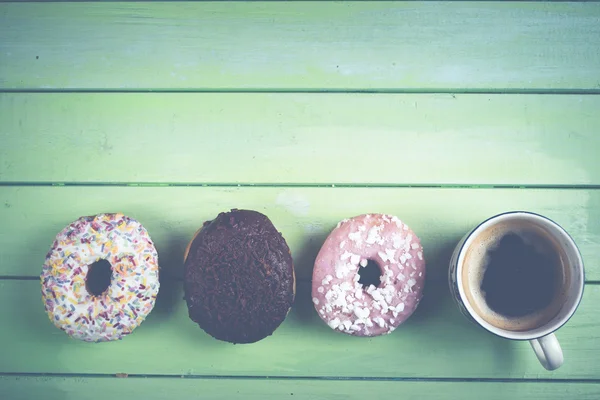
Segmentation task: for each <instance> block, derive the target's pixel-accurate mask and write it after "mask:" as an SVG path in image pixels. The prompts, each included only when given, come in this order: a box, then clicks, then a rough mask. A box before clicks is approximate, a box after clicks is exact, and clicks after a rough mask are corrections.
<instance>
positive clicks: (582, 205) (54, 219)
mask: <svg viewBox="0 0 600 400" xmlns="http://www.w3.org/2000/svg"><path fill="white" fill-rule="evenodd" d="M231 208H246V209H253V210H257V211H259V212H262V213H264V214H266V215H267V216H268V217H269V218H270V219H271V220H272V221H273V223H274V225H275V227H276V228H277V229H278V230H279V231H280V232H281V233H282V234H283V236H284V238H285V239H286V241H287V242H288V245H289V246H290V248H291V250H292V255H293V257H294V263H295V266H296V274H297V276H298V278H299V279H301V280H306V279H310V278H311V276H312V268H313V263H314V259H315V257H316V254H317V252H318V251H319V249H320V247H321V245H322V244H323V242H324V240H325V237H326V236H327V235H328V234H329V232H330V231H331V229H333V228H334V227H335V225H336V224H337V223H338V222H339V221H340V220H342V219H344V218H349V217H352V216H355V215H359V214H362V213H389V214H392V215H397V216H398V217H399V218H401V219H402V220H404V221H405V222H406V223H407V224H408V225H409V226H410V227H411V228H412V229H413V230H414V231H415V232H416V233H417V235H419V237H420V238H421V240H422V243H423V246H424V255H425V259H426V261H427V277H428V279H433V280H436V279H438V280H440V279H441V280H445V279H446V275H447V270H448V262H449V259H450V255H451V253H452V250H453V248H454V246H455V245H456V244H457V243H458V241H459V240H460V238H461V237H462V236H463V235H464V234H465V233H467V232H468V231H469V230H470V229H472V228H473V227H475V226H476V225H477V224H478V223H479V222H481V221H483V220H484V219H486V218H488V217H490V216H492V215H495V214H497V213H500V212H504V211H510V210H528V211H533V212H538V213H541V214H543V215H546V216H548V217H550V218H552V219H554V220H555V221H556V222H558V223H559V224H561V225H562V226H563V227H564V228H565V229H566V230H567V231H568V232H569V233H570V234H571V235H572V236H573V238H574V239H575V241H576V243H577V244H578V246H579V247H580V249H581V252H582V254H583V257H584V261H585V263H586V277H587V279H588V280H600V265H599V264H598V260H599V259H600V248H599V247H598V245H597V243H598V242H599V240H600V191H599V190H533V189H415V188H410V189H406V188H404V189H397V188H387V189H374V188H370V189H361V188H249V187H242V188H215V187H206V188H203V187H137V188H136V187H0V221H2V224H0V249H2V251H1V252H0V276H2V275H9V276H38V275H39V274H40V272H41V265H42V264H43V262H44V257H45V255H46V252H47V251H48V249H49V248H50V245H51V244H52V241H53V239H54V237H55V235H56V234H57V233H58V232H59V231H60V230H61V229H63V227H65V226H66V225H67V224H69V223H70V222H71V221H73V220H75V219H77V218H79V217H80V216H82V215H92V214H97V213H100V212H117V211H120V212H124V213H126V214H127V215H130V216H131V217H134V218H136V219H138V220H139V221H140V222H141V223H142V224H143V225H144V226H145V227H146V228H147V229H148V231H149V233H150V236H151V237H152V239H153V240H154V242H155V244H156V246H157V249H158V253H159V264H160V266H161V269H162V271H163V274H166V275H169V276H181V273H180V271H181V264H182V258H183V252H184V249H185V246H186V245H187V243H188V242H189V240H191V238H192V236H193V234H194V232H196V230H197V229H198V228H199V227H200V226H201V225H202V223H203V222H204V221H207V220H211V219H213V218H214V217H215V216H216V215H217V214H218V213H219V212H222V211H227V210H229V209H231Z"/></svg>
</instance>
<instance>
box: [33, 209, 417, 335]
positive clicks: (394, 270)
mask: <svg viewBox="0 0 600 400" xmlns="http://www.w3.org/2000/svg"><path fill="white" fill-rule="evenodd" d="M40 278H41V286H42V299H43V303H44V307H45V310H46V312H47V314H48V317H49V318H50V320H51V321H52V322H53V324H54V325H55V326H56V327H57V328H59V329H61V330H63V331H64V332H65V333H66V334H68V335H69V336H70V337H72V338H74V339H78V340H82V341H86V342H105V341H113V340H120V339H122V338H123V337H125V336H127V335H129V334H130V333H132V332H133V330H134V329H135V328H136V327H138V326H139V325H140V324H141V323H142V322H143V321H144V320H145V318H146V317H147V316H148V314H149V313H150V312H151V311H152V309H153V308H154V304H155V301H156V297H157V295H158V291H159V288H160V283H159V263H158V253H157V250H156V248H155V245H154V243H153V241H152V239H151V238H150V235H149V233H148V231H147V230H146V229H145V228H144V227H143V226H142V224H141V223H140V222H138V221H137V220H135V219H133V218H131V217H129V216H127V215H124V214H122V213H103V214H97V215H93V216H84V217H81V218H79V219H77V220H76V221H74V222H72V223H70V224H69V225H67V226H66V227H65V228H64V229H63V230H61V231H60V232H59V233H58V234H57V235H56V238H55V239H54V241H53V243H52V246H51V248H50V250H49V251H48V253H47V255H46V259H45V262H44V264H43V267H42V273H41V276H40ZM424 282H425V260H424V257H423V248H422V245H421V243H420V240H419V238H418V237H417V235H416V234H415V233H414V232H413V231H412V230H411V229H410V228H409V227H408V226H407V225H406V224H405V223H403V222H402V221H401V220H400V219H399V218H397V217H396V216H392V215H386V214H363V215H359V216H355V217H352V218H349V219H344V220H343V221H340V222H339V223H338V224H337V226H336V227H335V228H334V229H333V230H332V231H331V232H330V234H329V235H328V237H327V238H326V240H325V242H324V243H323V245H322V247H321V249H320V251H319V253H318V255H317V257H316V260H315V265H314V269H313V276H312V301H313V304H314V307H315V310H316V311H317V313H318V315H319V316H320V318H321V319H322V320H323V321H324V322H325V323H327V324H328V326H329V327H330V328H331V329H333V330H335V331H337V332H342V333H345V334H349V335H354V336H367V337H372V336H378V335H384V334H390V333H391V332H393V331H394V330H395V329H396V328H397V327H398V326H399V325H400V324H402V323H403V322H404V321H406V320H407V319H408V318H409V317H410V316H411V315H412V313H413V312H414V311H415V309H416V308H417V306H418V304H419V302H420V300H421V298H422V293H423V287H424ZM295 289H296V282H295V273H294V263H293V259H292V255H291V251H290V249H289V247H288V245H287V243H286V241H285V239H284V237H283V236H282V234H281V233H280V232H279V231H278V230H277V229H276V228H275V226H274V225H273V223H272V222H271V221H270V220H269V218H268V217H267V216H266V215H264V214H262V213H260V212H257V211H254V210H240V209H232V210H230V211H227V212H221V213H219V214H218V215H217V216H216V217H215V218H214V219H213V220H211V221H207V222H204V224H203V225H202V227H201V228H200V229H199V230H198V231H197V232H196V233H195V235H194V236H193V237H192V238H191V240H190V242H189V244H188V246H187V248H186V250H185V254H184V299H185V301H186V304H187V308H188V313H189V318H190V319H191V320H192V321H193V322H195V323H196V324H198V326H199V327H200V328H201V329H202V330H204V331H205V332H206V333H208V334H209V335H211V336H212V337H214V338H216V339H218V340H222V341H226V342H230V343H254V342H257V341H259V340H262V339H264V338H265V337H267V336H270V335H272V334H273V332H274V331H275V330H276V329H277V328H278V327H279V326H280V325H281V323H282V322H283V321H284V320H285V318H286V316H287V314H288V313H289V311H290V309H291V307H292V304H293V302H294V298H295Z"/></svg>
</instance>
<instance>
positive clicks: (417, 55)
mask: <svg viewBox="0 0 600 400" xmlns="http://www.w3.org/2000/svg"><path fill="white" fill-rule="evenodd" d="M599 71H600V3H599V2H507V1H498V2H482V1H465V2H453V1H452V2H450V1H448V2H437V1H432V2H429V1H390V2H382V1H377V2H333V1H321V2H303V1H302V2H270V1H269V2H220V1H218V2H147V1H136V2H112V1H110V2H76V3H70V2H43V3H35V2H34V3H31V2H26V4H23V3H19V2H17V3H5V2H2V1H0V321H2V322H1V323H0V399H2V400H4V399H11V400H13V399H15V400H21V399H27V400H29V399H34V400H38V399H40V398H45V399H49V400H55V399H56V400H59V399H60V400H69V399H77V400H82V399H93V400H98V399H106V398H121V397H123V396H124V394H126V395H127V396H128V398H140V399H142V398H143V399H164V398H172V399H173V400H177V399H193V398H201V399H228V400H229V399H236V398H244V399H279V398H288V399H294V398H296V399H297V398H300V399H311V400H312V399H365V398H371V397H373V398H377V399H392V398H394V399H397V398H403V399H405V398H423V399H438V400H446V399H465V400H470V399H492V400H500V399H514V400H519V399H550V400H552V399H598V398H600V385H599V384H598V382H599V379H600V363H599V362H598V360H597V354H598V353H599V351H600V341H599V340H598V336H599V332H600V331H599V330H598V328H599V326H600V323H599V322H600V320H599V318H600V312H599V311H600V310H599V307H600V306H599V304H600V285H599V284H598V282H600V265H599V264H598V260H600V246H599V243H600V189H598V187H600V161H598V158H597V157H598V154H600V135H598V131H599V130H600V98H599V96H598V94H599V93H600V78H599ZM106 91H109V92H111V93H103V92H106ZM128 91H134V92H135V91H137V92H144V93H125V92H128ZM151 91H154V92H153V93H150V92H151ZM169 91H172V92H186V93H168V92H169ZM253 91H254V92H256V93H251V92H253ZM303 91H304V92H310V93H300V92H303ZM332 91H335V92H338V93H326V92H332ZM361 91H362V92H364V91H370V92H372V93H369V94H367V93H360V92H361ZM77 92H85V93H77ZM198 92H202V93H198ZM219 92H223V93H219ZM283 92H287V93H283ZM393 93H396V94H393ZM506 93H510V94H506ZM131 183H133V184H136V185H143V186H148V187H131V186H128V184H131ZM50 184H58V185H66V186H58V187H50V186H47V185H50ZM185 184H192V185H194V186H192V187H170V186H171V185H175V186H181V185H185ZM238 184H239V185H241V187H237V185H238ZM45 185H46V186H45ZM251 185H257V187H249V186H251ZM318 185H322V186H323V187H311V186H318ZM334 185H335V187H334ZM340 185H341V186H346V187H340ZM495 185H501V186H510V187H511V188H510V189H509V188H502V189H499V188H492V186H495ZM408 186H441V187H436V188H415V187H408ZM481 186H485V187H486V188H477V187H481ZM540 186H542V187H544V188H540ZM232 207H238V208H251V209H256V210H258V211H261V212H264V213H266V214H267V215H268V216H269V217H270V218H271V219H272V220H273V222H274V223H275V225H276V226H277V228H278V229H279V230H280V231H281V232H282V233H283V235H284V236H285V237H286V239H287V241H288V243H289V245H290V247H291V249H292V252H293V256H294V260H295V265H296V272H297V277H298V279H299V284H298V288H297V301H296V304H295V305H294V307H293V310H292V312H291V313H290V314H289V316H288V318H287V319H286V321H285V322H284V323H283V325H282V326H281V327H280V328H279V329H278V330H277V331H276V332H275V334H274V335H273V336H271V337H269V338H267V339H265V340H263V341H261V342H258V343H256V344H253V345H237V346H233V345H229V344H226V343H222V342H218V341H216V340H214V339H212V338H210V337H209V336H207V335H206V334H204V333H203V332H202V331H201V330H200V329H199V328H198V327H197V326H196V325H195V324H193V323H192V322H191V321H190V320H189V318H188V316H187V310H186V307H185V302H184V301H183V299H182V291H181V259H182V253H183V249H184V247H185V245H186V244H187V242H188V240H189V239H190V238H191V236H192V234H193V233H194V232H195V231H196V229H197V228H198V227H199V226H200V225H201V224H202V222H204V221H205V220H208V219H211V218H213V217H214V216H215V215H216V214H217V213H218V212H220V211H225V210H227V209H229V208H232ZM513 209H526V210H531V211H536V212H539V213H542V214H544V215H547V216H549V217H551V218H553V219H554V220H556V221H557V222H559V223H560V224H562V225H563V226H564V227H565V228H566V229H567V230H568V231H569V232H570V233H571V234H572V236H573V237H574V239H575V240H576V242H577V244H578V245H579V247H580V248H581V251H582V253H583V255H584V260H585V263H586V272H587V276H586V277H587V285H586V290H585V295H584V300H583V302H582V305H581V307H580V308H579V310H578V312H577V313H576V314H575V316H574V317H573V319H572V320H571V321H569V323H568V324H567V325H566V326H564V327H563V328H561V329H560V330H559V332H558V337H559V340H560V341H561V344H562V346H563V349H564V352H565V358H566V363H565V365H564V366H563V367H561V368H560V369H559V370H557V371H554V372H548V371H545V370H544V369H543V368H542V367H541V366H540V365H539V363H538V362H537V360H536V359H535V357H534V355H533V352H532V351H531V349H530V346H529V345H528V344H527V343H523V342H510V341H506V340H503V339H500V338H497V337H495V336H492V335H490V334H487V333H486V332H484V331H483V330H481V329H478V328H476V327H475V326H473V325H472V324H471V323H470V322H468V321H467V320H466V319H465V318H464V317H462V316H461V315H460V314H459V312H458V310H457V308H456V306H455V305H454V303H453V302H452V301H451V298H450V296H449V293H448V288H447V284H446V282H445V278H446V272H447V264H448V259H449V257H450V253H451V251H452V248H453V247H454V245H455V244H456V243H457V241H458V240H459V238H460V237H461V236H462V235H463V234H464V233H465V232H466V231H468V230H469V229H470V228H472V227H473V226H474V225H475V224H477V223H478V222H480V221H481V220H482V219H484V218H486V217H489V216H491V215H493V214H495V213H498V212H502V211H506V210H513ZM114 211H122V212H125V213H127V214H129V215H131V216H133V217H135V218H137V219H139V220H140V221H141V222H142V223H143V224H144V225H145V226H146V227H147V228H148V230H149V232H150V234H151V236H152V238H153V239H154V240H155V242H156V245H157V247H158V251H159V260H160V264H161V271H162V273H161V291H160V294H159V299H158V301H157V306H156V308H155V309H154V311H153V312H152V313H151V315H150V316H149V317H148V319H147V321H146V322H144V323H143V324H142V326H141V327H140V328H138V329H137V330H136V331H135V332H134V333H133V334H132V335H131V336H130V337H127V338H126V339H125V340H123V341H121V342H116V343H103V344H98V345H94V344H86V343H82V342H76V341H74V340H70V339H69V338H68V337H67V336H66V335H65V334H64V333H62V332H60V331H59V330H58V329H56V328H55V327H54V326H53V325H52V324H51V323H50V321H49V320H48V318H47V316H46V315H45V313H44V310H43V304H42V302H41V298H40V297H41V293H40V283H39V281H38V280H37V279H35V277H36V276H38V275H39V273H40V270H41V264H42V263H43V259H44V255H45V253H46V251H47V250H48V248H49V246H50V244H51V242H52V239H53V238H54V236H55V234H56V233H57V232H58V231H59V230H60V229H62V228H63V227H64V226H65V225H66V224H67V223H69V222H70V221H72V220H73V219H75V218H77V217H79V216H81V215H90V214H95V213H99V212H114ZM367 212H368V213H373V212H386V213H391V214H395V215H398V216H399V217H400V218H402V219H403V220H405V222H407V223H408V224H409V225H410V226H411V227H412V228H413V229H414V230H415V231H416V232H417V233H418V234H419V236H420V237H421V238H422V241H423V244H424V246H425V256H426V259H427V262H428V264H427V265H428V274H427V278H428V279H427V283H426V291H425V298H424V300H423V302H422V304H421V306H420V307H419V309H418V310H417V312H416V313H415V314H414V315H413V316H412V317H411V318H410V319H409V320H408V322H407V323H406V324H404V325H402V326H401V327H400V328H399V329H398V330H396V331H395V332H394V333H393V334H392V335H389V336H385V337H379V338H372V339H367V338H353V337H349V336H345V335H342V334H339V333H335V332H333V331H332V330H330V329H329V328H328V327H327V326H326V325H325V324H324V323H323V322H321V320H320V319H319V318H318V316H317V315H316V313H315V311H314V308H313V306H312V303H311V301H310V286H309V285H310V281H309V280H310V275H311V270H312V263H313V261H314V258H315V256H316V253H317V251H318V250H319V248H320V246H321V244H322V243H323V240H324V239H325V236H326V235H327V233H328V232H329V231H330V230H331V229H332V228H333V226H335V224H336V223H337V222H338V221H339V220H340V219H342V218H346V217H350V216H353V215H357V214H360V213H367ZM43 373H48V374H51V375H52V376H43ZM118 373H128V374H140V375H138V376H134V377H130V378H127V379H124V378H116V377H114V375H115V374H118ZM61 374H62V375H61ZM142 375H143V376H144V377H142ZM181 377H185V379H182V378H181ZM269 377H279V378H280V379H272V378H269ZM284 377H285V379H283V378H284ZM340 378H341V379H340ZM445 378H450V379H451V380H452V381H444V379H445ZM406 379H408V380H406ZM481 379H485V380H486V381H480V380H481Z"/></svg>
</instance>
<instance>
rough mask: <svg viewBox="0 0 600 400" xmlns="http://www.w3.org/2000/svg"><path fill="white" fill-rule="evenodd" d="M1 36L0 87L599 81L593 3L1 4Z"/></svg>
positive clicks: (597, 19) (576, 84) (517, 85)
mask: <svg viewBox="0 0 600 400" xmlns="http://www.w3.org/2000/svg"><path fill="white" fill-rule="evenodd" d="M107 4H108V5H107ZM0 38H2V39H3V40H2V41H0V87H4V88H37V89H48V88H91V89H95V88H101V89H105V88H110V89H124V88H155V89H156V88H166V89H169V88H177V89H183V90H188V89H193V88H210V89H222V88H259V89H263V88H269V89H273V88H275V89H281V88H285V89H295V88H301V89H317V90H320V89H357V88H381V89H387V90H389V89H402V88H410V89H423V88H427V89H440V88H442V89H444V88H459V89H505V88H509V89H514V90H523V89H528V88H534V89H542V90H546V89H587V90H599V89H600V88H599V85H600V80H599V77H598V69H599V68H600V52H599V51H598V49H599V48H600V4H598V3H595V2H592V3H587V2H586V3H577V2H574V3H570V2H569V3H562V2H550V3H546V2H523V3H521V2H477V1H468V2H414V1H406V2H328V1H323V2H292V3H288V2H248V3H246V2H232V3H229V2H183V3H170V2H166V3H161V2H155V3H146V2H129V3H127V2H123V3H118V2H111V3H97V2H91V3H76V4H69V3H49V4H0Z"/></svg>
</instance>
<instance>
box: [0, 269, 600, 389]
mask: <svg viewBox="0 0 600 400" xmlns="http://www.w3.org/2000/svg"><path fill="white" fill-rule="evenodd" d="M39 285H40V284H39V282H38V281H17V280H5V281H0V320H2V321H11V323H10V324H2V325H1V326H0V338H2V342H3V343H10V346H5V347H4V348H3V357H2V358H1V359H0V371H12V372H21V373H22V372H38V373H39V372H53V373H75V374H77V373H104V374H116V373H127V374H170V375H188V374H192V375H238V376H269V377H277V376H306V377H336V376H337V377H380V378H382V377H387V378H392V377H435V378H444V377H451V378H471V377H478V378H484V377H485V378H494V379H502V378H514V379H522V378H533V379H537V378H556V379H573V378H576V379H595V378H597V377H598V376H599V375H600V365H599V364H598V363H597V362H596V354H597V353H598V352H599V351H600V341H599V340H598V338H597V336H598V326H599V325H600V286H598V285H587V286H586V289H585V294H584V298H583V301H582V303H581V306H580V308H579V310H578V311H577V313H576V314H575V316H574V317H573V318H572V319H571V320H570V321H569V323H568V324H567V325H565V326H564V327H563V328H561V329H560V330H559V331H558V333H557V336H558V338H559V340H560V342H561V345H562V347H563V350H564V353H565V364H564V365H563V366H562V367H561V368H560V369H559V370H557V371H554V372H548V371H546V370H544V368H543V367H542V366H541V365H540V364H539V362H538V361H537V359H536V357H535V355H534V354H533V351H532V350H531V347H530V346H529V344H528V343H527V342H511V341H508V340H505V339H501V338H498V337H496V336H494V335H491V334H489V333H488V332H486V331H484V330H482V329H480V328H478V327H476V326H475V325H473V324H472V323H470V322H469V321H468V320H467V319H466V318H464V317H463V316H462V315H461V314H460V312H459V311H458V309H457V307H456V306H455V304H454V303H453V301H452V300H451V298H450V294H449V289H448V285H447V284H446V283H445V282H438V283H429V284H427V285H426V287H425V295H424V298H423V301H422V303H421V304H420V305H419V308H418V309H417V311H416V312H415V314H413V315H412V316H411V317H410V319H409V320H408V321H407V322H406V323H405V324H403V325H401V327H399V328H398V329H396V331H394V332H393V333H392V334H390V335H386V336H380V337H377V338H360V337H351V336H348V335H344V334H342V333H339V332H334V331H333V330H331V329H330V328H329V327H328V326H327V325H326V324H325V323H324V322H322V321H321V319H320V318H319V317H318V316H317V314H316V311H315V309H314V306H313V305H312V302H311V299H310V286H309V284H307V283H300V284H299V285H298V287H297V299H296V302H295V304H294V307H293V309H292V311H291V313H290V314H289V315H288V317H287V318H286V320H285V321H284V323H283V324H282V325H281V326H280V327H279V328H278V329H277V330H276V331H275V333H274V334H273V335H272V336H270V337H268V338H266V339H263V340H262V341H260V342H257V343H254V344H250V345H232V344H229V343H224V342H220V341H217V340H215V339H213V338H211V337H210V336H208V335H207V334H205V333H204V332H203V331H202V330H201V329H200V328H199V327H198V326H197V325H195V324H194V323H193V322H191V320H190V319H189V318H188V314H187V307H186V304H185V302H184V301H183V300H182V298H183V292H182V290H181V282H174V281H168V280H167V281H165V280H163V286H162V287H161V290H160V292H159V293H160V294H159V296H161V297H160V299H159V300H157V306H156V308H155V309H154V310H153V312H152V314H150V316H149V317H148V319H147V320H146V321H145V322H144V323H143V324H142V325H141V326H140V327H139V328H138V329H137V330H135V331H134V332H133V333H132V334H131V335H130V336H129V337H127V338H125V339H124V340H122V341H120V342H112V343H99V344H90V343H84V342H78V341H74V340H71V339H69V338H68V337H67V336H66V335H65V334H64V333H63V332H61V331H60V330H58V329H57V328H55V327H54V325H52V323H51V322H50V321H49V320H48V318H47V316H46V315H45V313H44V308H43V305H42V301H41V297H40V286H39ZM15 303H16V304H18V306H15ZM24 315H26V316H27V318H23V316H24Z"/></svg>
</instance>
